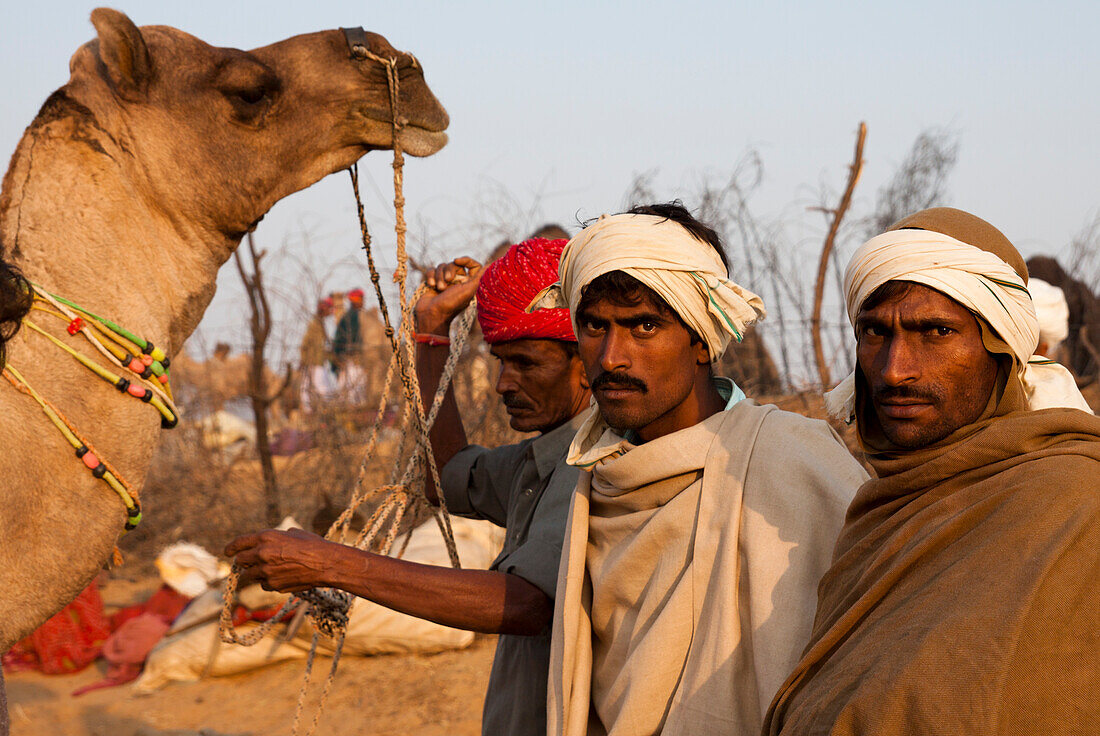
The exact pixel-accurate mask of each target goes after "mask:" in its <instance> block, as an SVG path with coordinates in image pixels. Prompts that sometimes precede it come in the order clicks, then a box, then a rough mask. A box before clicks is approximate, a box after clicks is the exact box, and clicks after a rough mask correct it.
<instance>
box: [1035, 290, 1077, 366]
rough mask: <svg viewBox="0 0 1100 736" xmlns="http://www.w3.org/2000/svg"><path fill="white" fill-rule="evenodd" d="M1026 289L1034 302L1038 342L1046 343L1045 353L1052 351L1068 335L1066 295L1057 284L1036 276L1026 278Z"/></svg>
mask: <svg viewBox="0 0 1100 736" xmlns="http://www.w3.org/2000/svg"><path fill="white" fill-rule="evenodd" d="M1027 290H1028V291H1029V292H1031V300H1032V301H1033V302H1034V303H1035V316H1036V317H1037V318H1038V319H1039V342H1045V343H1046V344H1047V355H1048V356H1049V355H1050V354H1052V353H1054V351H1055V350H1057V348H1058V346H1059V345H1060V344H1061V343H1062V341H1063V340H1065V339H1066V337H1068V336H1069V305H1068V304H1066V295H1065V292H1063V291H1062V290H1061V289H1059V288H1058V287H1057V286H1053V285H1051V284H1048V283H1047V282H1046V281H1043V280H1042V279H1037V278H1031V279H1028V282H1027Z"/></svg>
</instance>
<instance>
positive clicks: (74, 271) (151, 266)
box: [0, 8, 448, 730]
mask: <svg viewBox="0 0 1100 736" xmlns="http://www.w3.org/2000/svg"><path fill="white" fill-rule="evenodd" d="M91 21H92V24H93V25H94V26H95V30H96V33H97V38H96V39H95V40H93V41H91V42H89V43H86V44H85V45H83V46H82V47H80V48H79V49H77V51H76V53H75V54H74V55H73V57H72V60H71V62H70V71H71V77H70V79H69V81H68V83H67V84H65V85H64V86H63V87H61V88H60V89H59V90H57V91H56V92H54V93H53V94H52V95H51V96H50V97H49V98H48V99H47V100H46V102H45V104H44V105H43V106H42V109H41V111H40V112H39V114H38V116H37V117H36V118H35V120H34V121H33V122H32V123H31V125H30V126H29V127H28V128H27V130H26V132H25V134H24V136H23V138H22V140H21V141H20V143H19V145H18V147H17V148H16V151H15V153H14V155H13V156H12V160H11V165H10V168H9V169H8V171H7V174H6V176H5V177H4V180H3V189H2V193H0V248H2V252H3V254H4V256H5V258H6V259H8V260H10V261H12V262H13V263H15V264H16V265H17V266H18V267H19V268H20V269H22V271H23V273H24V274H25V275H26V276H27V277H28V278H29V279H30V280H31V281H33V282H35V283H36V284H38V285H40V286H41V287H42V288H44V289H46V290H48V291H50V292H52V293H54V294H58V295H61V296H64V297H66V298H67V299H69V300H71V301H73V302H75V303H76V304H79V305H81V306H82V307H86V308H87V309H89V310H91V311H93V312H95V313H97V314H100V315H103V316H105V317H110V318H111V319H113V320H115V321H116V322H117V323H118V324H120V325H123V326H125V327H126V328H128V329H129V330H131V331H132V332H134V333H136V334H138V335H141V336H143V337H145V338H147V339H149V340H151V341H152V342H153V343H154V344H156V345H157V346H160V347H163V348H165V349H166V350H167V352H168V353H169V354H171V353H173V352H176V351H179V350H180V349H181V347H182V345H183V341H184V339H185V338H186V337H187V336H188V335H189V334H190V333H191V332H192V330H194V328H195V326H196V325H197V324H198V322H199V319H200V318H201V317H202V314H203V311H204V310H205V309H206V307H207V305H208V304H209V303H210V300H211V298H212V297H213V295H214V287H215V276H216V274H217V272H218V268H219V267H220V266H221V265H222V264H223V263H225V261H226V260H227V259H229V257H230V255H231V254H232V252H233V250H234V248H236V247H237V245H238V244H239V242H240V240H241V238H242V237H243V236H244V235H245V234H246V233H247V232H249V231H250V230H251V229H253V228H254V227H255V226H256V223H257V222H258V221H259V220H260V218H261V217H262V216H263V215H264V213H266V212H267V211H268V210H269V209H270V208H271V206H272V205H273V204H275V202H276V201H278V200H279V199H282V198H283V197H285V196H287V195H289V194H291V193H293V192H295V191H298V190H300V189H304V188H305V187H308V186H310V185H311V184H313V183H314V182H316V181H317V180H319V179H321V178H322V177H324V176H326V175H328V174H330V173H333V172H336V171H339V170H340V169H344V168H347V167H348V166H350V165H351V164H353V163H354V162H355V161H356V160H358V159H359V158H360V157H361V156H363V155H364V154H365V153H367V152H368V151H372V150H383V149H389V148H392V147H393V138H394V131H393V124H392V117H391V107H390V96H389V88H388V84H387V74H386V69H385V67H384V65H383V64H382V63H380V62H379V61H378V60H377V59H376V58H370V57H371V56H372V55H373V56H376V57H381V58H385V59H396V60H397V71H398V78H399V82H400V84H399V89H400V99H399V106H398V107H399V110H400V113H401V116H402V117H403V118H404V127H403V129H402V132H401V134H400V142H401V147H402V149H403V150H404V151H405V152H406V153H408V154H410V155H413V156H429V155H431V154H433V153H435V152H436V151H438V150H439V149H440V148H442V147H443V145H444V144H445V143H446V141H447V137H446V134H445V133H444V132H443V131H444V130H445V129H446V128H447V125H448V118H447V113H446V111H445V110H444V109H443V107H442V106H441V105H440V104H439V102H438V101H437V100H436V98H435V97H434V95H433V94H432V92H431V90H429V88H428V86H427V84H426V82H425V81H424V76H423V71H422V69H421V67H420V65H419V63H418V62H417V61H416V59H415V58H414V57H412V56H411V55H409V54H405V53H402V52H398V51H396V50H395V49H393V48H392V47H391V46H390V45H389V43H388V42H387V41H386V40H385V39H384V38H383V37H382V36H379V35H377V34H372V33H366V34H365V35H363V32H362V31H359V30H358V29H355V30H354V31H349V32H347V33H346V34H345V33H341V31H339V30H331V31H322V32H318V33H311V34H305V35H300V36H295V37H293V38H289V39H287V40H285V41H280V42H278V43H275V44H272V45H270V46H264V47H262V48H258V49H254V50H252V51H247V52H246V51H240V50H237V49H231V48H215V47H212V46H209V45H207V44H205V43H203V42H202V41H200V40H199V39H197V38H195V37H193V36H190V35H188V34H186V33H183V32H181V31H179V30H176V29H174V28H169V27H166V26H145V27H142V28H138V27H136V26H135V25H134V23H133V22H131V20H130V19H129V18H128V17H126V16H125V15H123V14H122V13H120V12H118V11H115V10H109V9H105V8H100V9H97V10H95V11H93V12H92V15H91ZM356 32H358V34H359V35H355V34H356ZM353 38H355V39H358V40H357V41H354V42H353V40H352V39H353ZM356 44H358V45H356ZM364 45H365V46H367V47H368V48H367V50H368V51H369V52H370V53H369V54H368V53H364V49H363V48H362V47H363V46H364ZM36 314H40V313H32V317H33V318H34V319H35V320H36V321H37V322H39V323H40V324H41V325H42V326H44V327H47V328H49V329H50V330H53V331H54V332H55V334H56V335H57V336H58V337H59V338H61V339H62V340H64V341H65V342H67V343H69V344H71V345H72V346H73V347H75V348H77V349H80V350H82V351H86V352H88V353H91V354H93V355H94V351H93V350H91V348H90V347H89V346H88V344H87V343H86V342H84V341H83V340H82V339H80V338H79V336H78V337H75V338H71V337H69V336H68V335H67V334H65V333H66V330H65V324H64V323H63V322H61V321H60V320H52V319H51V318H49V317H36V316H34V315H36ZM8 361H9V365H11V366H17V367H18V370H19V371H21V372H22V374H23V375H24V376H25V377H26V379H27V381H28V383H30V384H31V385H33V386H34V387H35V388H36V389H37V390H38V391H39V392H40V393H42V394H44V395H45V396H46V397H47V398H48V399H49V400H51V401H52V402H53V403H54V404H55V405H56V406H57V407H58V408H59V409H60V410H61V412H62V413H63V414H64V415H65V416H67V417H68V419H69V420H71V421H72V423H73V424H74V425H75V426H76V427H77V428H79V429H81V430H82V431H83V432H84V434H85V435H86V436H87V438H88V440H89V441H90V442H91V444H93V445H94V446H95V448H96V449H97V450H98V451H99V454H100V455H101V456H102V457H105V458H107V459H109V460H110V461H111V462H112V463H113V465H114V467H115V468H117V469H118V471H119V473H120V474H121V475H122V476H124V477H126V478H127V479H129V481H130V482H131V483H132V484H133V485H134V486H135V487H138V488H140V486H141V484H142V481H143V479H144V476H145V474H146V471H147V470H148V468H149V465H150V461H151V458H152V455H153V448H154V444H155V441H156V439H157V435H158V432H159V431H160V416H159V415H158V413H157V412H156V411H154V410H153V409H152V408H151V407H149V406H146V405H144V404H143V403H142V402H141V401H137V400H133V398H132V397H130V396H127V395H125V394H120V393H119V392H118V391H116V390H115V389H114V388H113V387H112V386H110V385H109V384H107V383H106V382H105V381H102V380H99V379H98V378H96V377H95V376H94V375H93V374H92V373H91V372H89V371H88V370H87V369H85V368H84V367H82V366H80V365H79V364H78V363H77V362H76V361H75V360H72V359H71V358H70V357H69V356H67V355H66V354H64V353H63V352H61V351H60V350H58V349H57V348H56V347H54V346H53V345H51V344H50V343H49V342H48V341H47V340H46V339H45V338H43V337H42V336H41V335H39V334H37V333H35V332H33V331H31V330H29V329H26V328H24V329H23V330H21V331H20V332H19V334H18V335H17V336H16V337H15V339H13V340H12V342H11V343H9V345H8ZM0 416H2V417H3V419H2V420H0V446H2V447H3V448H4V452H3V453H2V457H0V477H3V479H4V483H5V490H4V505H3V512H2V514H0V538H2V539H3V540H4V544H3V545H2V550H0V590H3V594H2V595H0V651H6V650H7V649H8V647H10V646H11V644H12V643H13V642H15V641H17V640H18V639H19V638H20V637H22V636H24V635H26V634H27V633H29V632H30V631H32V630H33V629H34V628H35V627H36V626H38V625H39V624H40V623H42V622H43V621H44V620H45V619H46V618H48V617H49V616H50V615H51V614H53V613H54V612H56V611H57V610H59V609H60V608H62V606H63V605H64V604H65V603H66V602H68V601H70V600H72V599H73V598H74V597H75V596H76V595H77V594H78V593H79V592H80V591H81V590H82V589H83V588H84V587H85V586H86V585H87V584H88V583H89V582H90V581H91V580H92V578H93V577H95V575H96V573H97V572H98V571H99V570H100V569H101V568H102V567H103V565H104V563H105V562H106V561H107V560H108V559H109V558H110V557H111V554H112V551H113V549H114V547H115V544H116V542H117V540H118V538H119V536H120V534H121V532H122V530H123V524H124V522H125V521H126V514H125V513H124V509H123V505H122V503H120V500H119V497H118V496H117V495H116V494H115V493H113V492H111V490H110V489H109V488H108V487H107V486H106V485H105V484H104V483H103V482H102V481H101V480H97V479H96V478H94V477H92V474H91V473H90V472H88V470H87V469H86V468H85V467H84V464H83V463H82V462H81V461H79V460H78V459H76V458H74V456H73V448H72V447H71V446H70V445H69V443H68V442H66V441H65V439H63V437H62V435H61V434H60V433H59V432H58V431H57V430H56V429H55V428H54V426H53V425H52V424H50V422H49V421H47V419H46V417H45V415H44V414H43V413H42V411H41V410H40V409H39V407H38V405H37V404H35V402H34V401H32V400H30V399H29V398H28V397H27V396H24V395H22V394H20V393H19V392H17V391H16V390H15V389H14V388H13V387H12V386H11V385H9V384H8V383H7V382H0ZM153 512H154V513H156V510H154V511H153ZM0 692H2V691H0ZM0 730H3V729H0Z"/></svg>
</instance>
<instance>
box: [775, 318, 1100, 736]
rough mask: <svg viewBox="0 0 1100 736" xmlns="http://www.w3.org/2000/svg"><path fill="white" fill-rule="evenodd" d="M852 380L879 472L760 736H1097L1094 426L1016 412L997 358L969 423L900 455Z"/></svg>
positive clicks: (846, 533) (1099, 438)
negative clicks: (993, 379)
mask: <svg viewBox="0 0 1100 736" xmlns="http://www.w3.org/2000/svg"><path fill="white" fill-rule="evenodd" d="M983 337H984V338H985V343H986V347H987V348H988V349H989V350H990V351H991V352H995V353H1000V354H1001V355H1004V354H1005V352H1006V351H1005V350H1004V348H1003V347H1002V346H1003V343H1001V341H999V338H997V336H996V335H993V334H991V333H990V332H989V330H988V329H987V328H986V326H985V325H984V324H983ZM998 343H1000V344H998ZM857 380H858V381H859V383H858V384H857V392H856V395H857V415H858V419H859V425H860V426H859V429H860V439H861V442H862V444H863V446H864V449H865V450H866V451H867V452H868V458H869V460H870V462H871V464H872V465H873V466H874V468H875V470H876V472H877V473H878V475H879V478H878V479H877V480H871V481H868V482H867V483H865V484H864V485H863V486H862V487H861V488H860V489H859V492H858V493H857V494H856V497H855V500H854V501H853V502H852V505H851V507H850V508H849V509H848V517H847V520H846V522H845V525H844V529H843V530H842V531H841V534H840V538H839V540H838V541H837V547H836V550H835V552H834V556H833V565H832V568H831V569H830V570H829V572H828V573H827V574H826V575H825V577H824V578H822V581H821V587H820V589H819V592H818V607H817V616H816V619H815V621H814V631H813V635H812V637H811V639H810V644H809V646H808V647H807V648H806V651H805V653H804V654H803V657H802V660H801V662H799V664H798V666H797V667H796V668H795V670H794V672H793V673H792V674H791V676H790V677H788V678H787V681H786V682H785V683H784V685H783V686H782V687H781V688H780V690H779V693H778V694H777V695H776V697H775V699H774V700H773V701H772V705H771V708H770V709H769V711H768V715H767V717H766V719H765V722H764V733H765V734H779V733H783V734H797V735H798V736H806V735H809V734H831V735H833V736H855V735H856V734H860V735H861V736H863V735H866V734H898V735H899V736H900V735H901V734H944V736H947V735H948V734H950V735H951V736H955V735H956V734H982V735H983V736H986V735H993V734H1013V735H1019V736H1023V735H1024V734H1039V733H1042V734H1066V735H1067V736H1068V735H1069V734H1084V733H1096V732H1097V730H1098V728H1100V594H1098V592H1097V589H1096V587H1095V586H1096V581H1098V580H1100V418H1097V417H1094V416H1091V415H1089V414H1086V413H1085V412H1082V411H1078V410H1076V409H1046V410H1042V411H1027V410H1026V409H1024V408H1023V407H1026V400H1025V398H1024V396H1023V387H1022V385H1021V384H1020V382H1019V380H1018V379H1017V378H1016V373H1015V371H1014V370H1013V364H1012V362H1011V359H1010V358H1008V356H1005V357H1004V359H1003V360H1002V368H1001V377H1000V380H999V383H998V385H997V388H996V389H995V390H994V391H993V393H992V395H991V396H990V399H989V402H988V405H987V407H986V410H985V412H984V414H983V415H982V417H981V418H979V420H978V421H977V422H975V423H974V424H971V425H968V426H966V427H963V428H961V429H959V430H957V431H956V432H955V433H954V434H952V435H951V436H949V437H947V438H946V439H944V440H942V441H940V442H938V443H936V444H935V445H932V446H929V447H926V448H923V449H921V450H916V451H902V450H899V449H898V448H894V447H891V446H890V445H889V443H888V442H887V441H886V439H885V437H884V436H883V435H882V433H881V431H880V430H879V429H878V427H877V426H876V424H875V421H874V412H873V411H871V409H870V407H869V406H867V405H866V401H865V396H866V391H865V390H864V388H863V384H862V378H861V377H858V376H857Z"/></svg>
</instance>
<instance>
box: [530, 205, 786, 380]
mask: <svg viewBox="0 0 1100 736" xmlns="http://www.w3.org/2000/svg"><path fill="white" fill-rule="evenodd" d="M611 271H622V272H624V273H626V274H629V275H630V276H633V277H634V278H636V279H637V280H638V281H640V282H642V283H643V284H645V285H646V286H648V287H649V288H651V289H653V291H655V292H656V293H657V294H658V295H660V297H661V298H662V299H664V300H665V301H666V302H667V303H668V305H669V306H670V307H672V309H673V310H674V311H675V312H676V314H678V315H680V319H682V320H683V321H684V323H685V324H687V326H688V327H690V328H691V329H692V330H693V331H694V332H695V334H697V335H699V337H701V338H702V339H703V341H704V342H706V344H707V350H708V352H709V353H710V359H711V361H717V360H718V359H719V358H721V357H722V354H723V353H724V352H725V351H726V347H727V346H728V345H729V343H730V340H731V339H736V340H738V341H740V340H741V338H742V336H743V335H744V334H745V327H746V325H748V324H750V323H752V322H754V321H755V320H757V319H760V318H762V317H763V316H764V315H765V311H764V302H763V301H762V300H761V299H760V297H758V296H757V295H756V294H753V293H752V292H750V291H748V290H746V289H743V288H742V287H740V286H738V285H737V284H735V283H733V282H732V281H730V279H729V276H728V273H727V272H726V267H725V266H724V265H723V263H722V259H721V258H720V257H719V256H718V253H717V252H715V250H714V248H712V247H711V246H710V245H708V244H707V243H704V242H702V241H700V240H698V239H696V238H695V237H694V236H693V235H692V234H691V233H689V232H688V231H687V230H686V229H685V228H684V227H683V226H682V225H680V224H678V223H677V222H675V221H673V220H669V219H667V218H664V217H657V216H654V215H631V214H623V215H604V216H602V217H601V218H600V219H599V220H597V221H596V222H595V223H593V224H592V225H589V226H588V227H586V228H585V229H584V230H582V231H581V232H579V233H578V234H577V235H576V236H575V237H574V238H573V239H572V240H570V241H569V243H568V244H567V245H566V246H565V250H563V251H562V254H561V262H560V263H559V265H558V283H556V284H553V285H552V286H549V287H547V288H546V289H543V290H542V291H541V292H539V294H538V295H537V296H536V297H535V299H534V301H532V302H531V306H530V307H528V309H529V310H534V309H545V308H553V307H568V308H569V311H570V316H571V317H572V319H573V328H574V330H576V329H577V305H578V304H579V303H580V300H581V291H582V290H583V289H584V287H585V286H587V285H588V284H590V283H591V282H592V281H593V280H594V279H596V278H598V277H599V276H602V275H604V274H605V273H610V272H611ZM577 334H578V335H579V334H580V332H579V331H578V332H577Z"/></svg>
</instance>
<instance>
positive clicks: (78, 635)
mask: <svg viewBox="0 0 1100 736" xmlns="http://www.w3.org/2000/svg"><path fill="white" fill-rule="evenodd" d="M107 634H108V627H107V619H106V618H105V617H104V615H103V600H102V599H101V598H100V597H99V590H98V588H96V584H95V583H94V582H93V583H92V584H91V585H89V586H88V587H87V588H85V589H84V590H83V591H82V592H81V593H80V595H78V596H77V597H76V600H74V601H73V602H72V603H70V604H69V605H67V606H65V607H64V608H62V609H61V610H60V611H58V612H57V613H56V614H54V615H53V617H52V618H50V619H49V620H48V621H46V623H44V624H42V625H41V626H39V627H38V628H37V629H35V631H34V632H33V633H32V634H31V635H30V636H28V637H27V638H26V639H23V640H22V641H20V642H18V643H17V644H16V645H15V646H13V647H12V648H11V651H9V652H7V653H6V654H5V655H4V658H3V661H4V668H5V669H7V670H8V671H9V672H11V671H19V670H25V669H35V670H38V671H40V672H45V673H46V674H48V675H57V674H64V673H69V672H76V671H77V670H81V669H84V668H85V667H87V666H88V664H90V663H91V661H92V660H93V659H95V658H96V657H97V656H98V655H99V652H100V650H101V649H102V648H103V643H104V642H105V641H106V639H107Z"/></svg>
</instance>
